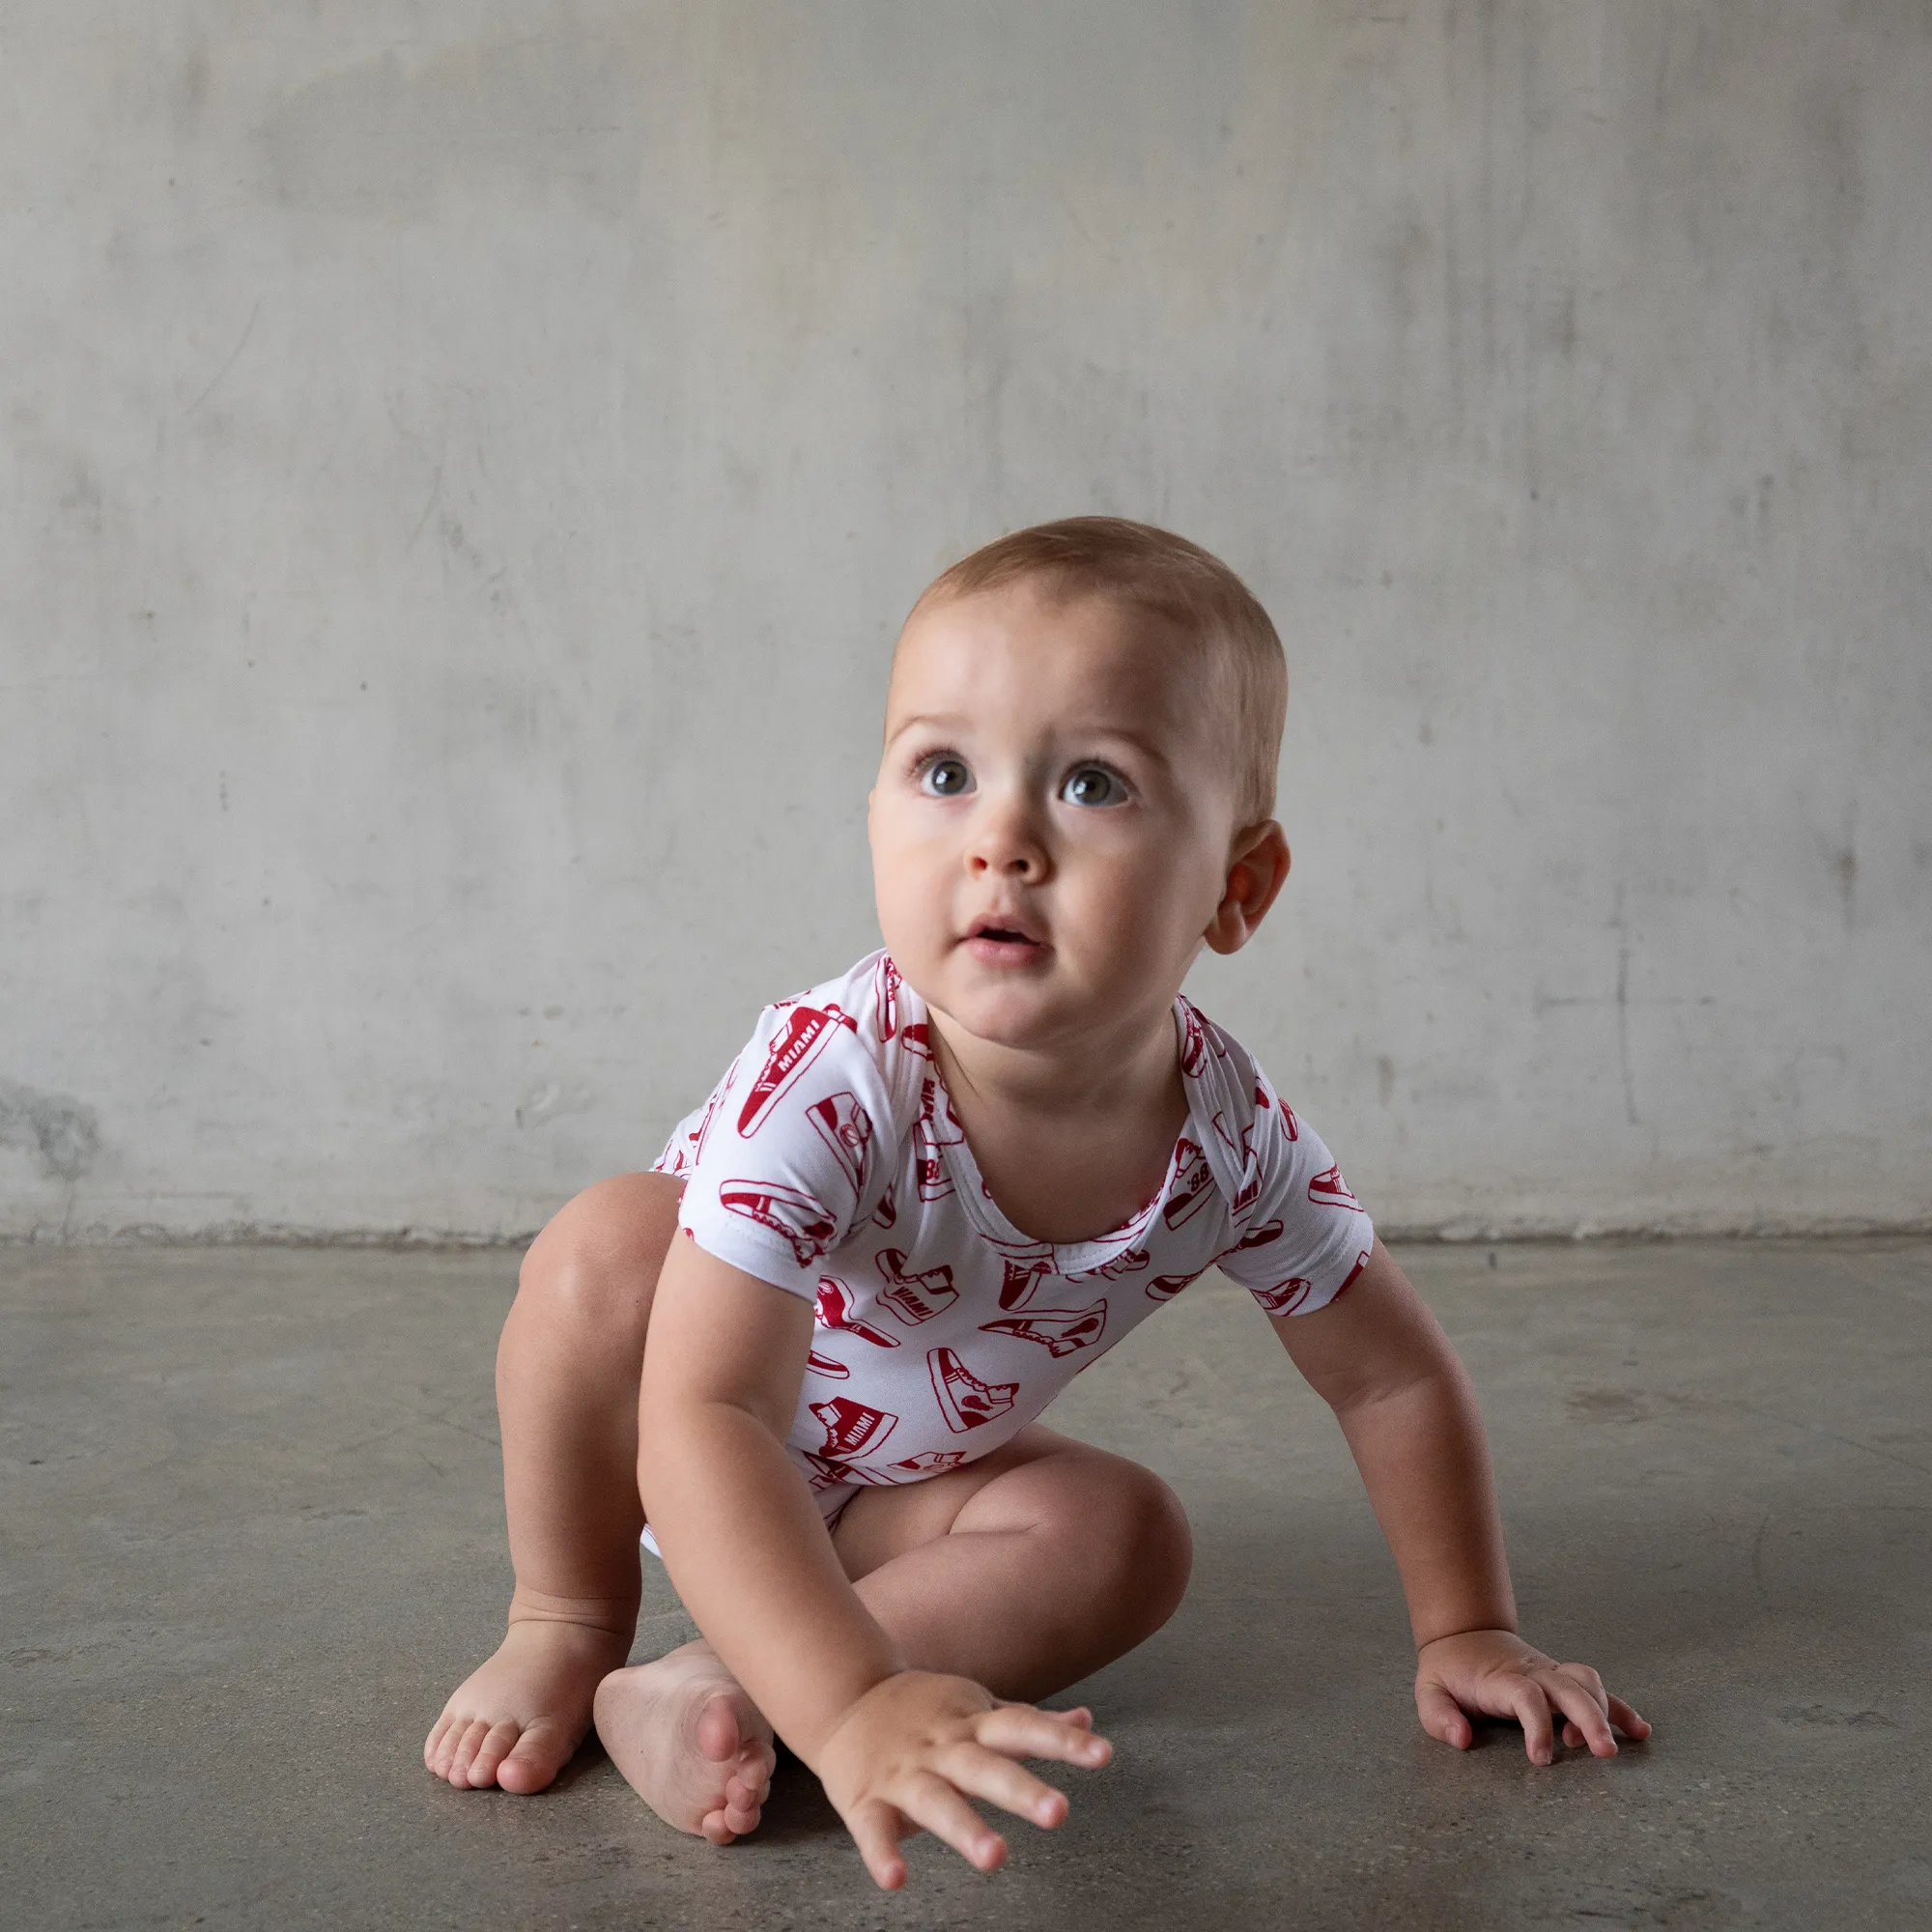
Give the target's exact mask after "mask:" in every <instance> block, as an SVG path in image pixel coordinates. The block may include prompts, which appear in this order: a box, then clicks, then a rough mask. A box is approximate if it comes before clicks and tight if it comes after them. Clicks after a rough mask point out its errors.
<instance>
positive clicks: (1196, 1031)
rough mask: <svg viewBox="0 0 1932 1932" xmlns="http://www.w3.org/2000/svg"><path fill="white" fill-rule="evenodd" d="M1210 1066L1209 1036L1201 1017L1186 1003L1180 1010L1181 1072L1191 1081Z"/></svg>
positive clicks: (1183, 1002) (1182, 1004) (1183, 1003)
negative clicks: (1204, 1068) (1203, 1026)
mask: <svg viewBox="0 0 1932 1932" xmlns="http://www.w3.org/2000/svg"><path fill="white" fill-rule="evenodd" d="M1207 1064H1208V1036H1207V1033H1206V1032H1205V1031H1204V1030H1203V1028H1202V1025H1201V1015H1200V1014H1199V1013H1197V1012H1196V1011H1195V1010H1194V1009H1193V1008H1192V1007H1191V1006H1190V1005H1188V1004H1187V1003H1186V1002H1185V1001H1182V1003H1181V1008H1180V1070H1181V1072H1183V1073H1184V1074H1186V1075H1187V1077H1188V1078H1189V1079H1190V1080H1191V1079H1193V1078H1194V1076H1195V1075H1196V1074H1197V1073H1199V1072H1200V1071H1201V1069H1202V1068H1203V1067H1204V1066H1206V1065H1207Z"/></svg>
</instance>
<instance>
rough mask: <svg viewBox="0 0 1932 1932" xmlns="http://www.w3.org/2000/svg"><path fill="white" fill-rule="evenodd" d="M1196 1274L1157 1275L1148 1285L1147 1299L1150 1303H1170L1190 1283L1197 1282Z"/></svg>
mask: <svg viewBox="0 0 1932 1932" xmlns="http://www.w3.org/2000/svg"><path fill="white" fill-rule="evenodd" d="M1200 1279H1201V1276H1200V1275H1199V1274H1198V1273H1197V1274H1157V1275H1155V1276H1154V1278H1153V1279H1152V1280H1151V1282H1149V1283H1148V1285H1147V1292H1148V1298H1149V1299H1150V1300H1151V1301H1172V1300H1173V1299H1174V1297H1175V1296H1176V1295H1177V1294H1179V1293H1180V1291H1181V1290H1182V1289H1183V1288H1185V1287H1186V1286H1187V1284H1188V1283H1189V1282H1191V1281H1199V1280H1200Z"/></svg>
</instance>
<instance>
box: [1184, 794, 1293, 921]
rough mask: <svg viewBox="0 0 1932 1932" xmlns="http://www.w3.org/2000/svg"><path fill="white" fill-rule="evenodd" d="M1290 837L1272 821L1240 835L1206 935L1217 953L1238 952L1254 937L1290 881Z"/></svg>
mask: <svg viewBox="0 0 1932 1932" xmlns="http://www.w3.org/2000/svg"><path fill="white" fill-rule="evenodd" d="M1290 858H1291V855H1290V853H1289V849H1288V835H1287V834H1286V833H1285V832H1283V831H1282V829H1281V827H1280V826H1279V825H1277V824H1276V823H1275V821H1274V820H1273V819H1272V818H1270V819H1267V820H1265V821H1264V823H1262V824H1260V825H1251V826H1250V827H1249V828H1248V829H1247V830H1246V831H1245V832H1241V833H1237V834H1236V837H1235V842H1234V845H1233V847H1232V848H1231V850H1230V852H1229V855H1228V876H1227V879H1226V881H1225V883H1224V884H1223V886H1222V889H1221V903H1220V904H1219V905H1217V906H1216V907H1215V908H1214V917H1213V918H1212V919H1211V920H1209V921H1208V930H1207V932H1206V933H1205V934H1204V935H1203V936H1204V937H1205V938H1206V940H1207V941H1208V946H1209V947H1210V948H1211V949H1212V950H1213V951H1214V952H1239V951H1240V950H1241V948H1242V947H1244V946H1245V945H1246V944H1247V943H1248V941H1249V940H1250V939H1252V938H1253V937H1254V932H1255V927H1256V926H1258V925H1259V924H1260V923H1262V921H1263V920H1264V918H1266V916H1267V909H1268V907H1269V906H1271V905H1273V904H1274V901H1275V895H1276V894H1278V893H1279V892H1280V891H1281V889H1282V886H1283V885H1284V883H1286V881H1287V878H1288V867H1289V864H1290Z"/></svg>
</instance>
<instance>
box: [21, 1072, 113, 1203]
mask: <svg viewBox="0 0 1932 1932" xmlns="http://www.w3.org/2000/svg"><path fill="white" fill-rule="evenodd" d="M0 1147H13V1148H21V1149H24V1150H26V1151H31V1152H33V1153H35V1154H37V1155H38V1156H39V1158H40V1163H41V1172H42V1174H43V1176H44V1177H45V1178H46V1179H49V1180H66V1181H75V1180H78V1179H80V1178H81V1176H82V1175H84V1174H85V1173H86V1172H87V1171H88V1169H89V1168H91V1167H92V1166H93V1165H94V1161H95V1156H96V1155H97V1154H99V1151H100V1122H99V1119H98V1118H97V1116H96V1114H95V1111H94V1109H93V1108H92V1107H89V1106H86V1105H84V1104H83V1103H82V1102H81V1101H79V1100H73V1099H70V1098H69V1097H68V1096H67V1095H66V1094H43V1093H40V1092H38V1091H37V1090H36V1089H34V1088H32V1087H23V1086H21V1085H20V1084H19V1082H18V1081H15V1080H0Z"/></svg>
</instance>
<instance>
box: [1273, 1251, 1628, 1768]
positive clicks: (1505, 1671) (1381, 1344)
mask: <svg viewBox="0 0 1932 1932" xmlns="http://www.w3.org/2000/svg"><path fill="white" fill-rule="evenodd" d="M1274 1326H1275V1331H1276V1333H1277V1334H1279V1335H1280V1337H1281V1340H1282V1345H1283V1347H1284V1348H1286V1349H1287V1350H1288V1352H1289V1354H1290V1355H1291V1357H1293V1361H1294V1365H1295V1367H1296V1368H1298V1369H1299V1370H1300V1371H1301V1373H1302V1374H1303V1375H1304V1376H1305V1377H1307V1378H1308V1380H1309V1382H1310V1384H1311V1385H1312V1386H1313V1387H1314V1388H1315V1390H1316V1391H1317V1393H1318V1394H1320V1395H1321V1396H1322V1397H1323V1398H1324V1399H1325V1400H1326V1401H1327V1403H1328V1404H1329V1406H1331V1407H1332V1408H1333V1409H1334V1410H1335V1413H1336V1416H1337V1418H1338V1419H1339V1420H1340V1422H1341V1424H1342V1430H1343V1433H1344V1435H1347V1437H1348V1439H1349V1447H1350V1450H1351V1451H1352V1452H1353V1453H1354V1458H1355V1464H1356V1466H1357V1467H1358V1468H1359V1469H1360V1470H1361V1472H1362V1481H1363V1483H1364V1484H1365V1485H1366V1486H1367V1489H1368V1492H1369V1500H1370V1502H1371V1503H1372V1504H1373V1505H1374V1506H1375V1512H1376V1518H1377V1520H1378V1521H1379V1522H1380V1524H1381V1526H1382V1533H1383V1534H1384V1535H1385V1536H1386V1537H1387V1538H1388V1542H1389V1548H1390V1549H1391V1550H1392V1551H1393V1552H1394V1554H1395V1560H1396V1567H1397V1569H1398V1570H1400V1572H1401V1573H1402V1584H1403V1590H1404V1592H1405V1594H1406V1596H1407V1599H1408V1614H1409V1624H1410V1627H1411V1629H1412V1630H1413V1632H1414V1634H1415V1645H1416V1666H1417V1667H1416V1679H1415V1705H1416V1712H1417V1715H1418V1716H1419V1717H1420V1718H1421V1719H1422V1726H1423V1728H1424V1729H1425V1730H1426V1731H1428V1732H1429V1734H1430V1735H1431V1736H1432V1737H1435V1738H1440V1739H1441V1740H1442V1742H1443V1743H1444V1744H1450V1745H1454V1746H1455V1747H1457V1748H1458V1749H1467V1747H1468V1746H1469V1744H1470V1742H1471V1740H1472V1735H1473V1734H1472V1731H1471V1728H1470V1724H1469V1719H1468V1718H1467V1716H1466V1715H1465V1713H1467V1712H1470V1711H1476V1712H1481V1713H1482V1714H1484V1715H1485V1716H1488V1717H1493V1718H1515V1719H1517V1720H1518V1721H1519V1722H1520V1724H1521V1725H1522V1732H1523V1747H1524V1749H1525V1750H1526V1751H1527V1752H1528V1754H1529V1756H1530V1758H1531V1759H1532V1760H1533V1761H1534V1762H1536V1763H1538V1764H1548V1762H1549V1760H1550V1757H1551V1755H1552V1754H1553V1748H1554V1746H1553V1718H1561V1719H1562V1720H1563V1741H1564V1743H1565V1744H1567V1745H1571V1746H1576V1745H1578V1744H1587V1745H1588V1746H1589V1747H1590V1749H1591V1750H1592V1751H1593V1752H1595V1754H1596V1755H1597V1756H1599V1757H1612V1756H1614V1755H1615V1753H1616V1748H1617V1747H1616V1741H1615V1740H1614V1739H1613V1738H1612V1736H1611V1735H1610V1731H1611V1726H1612V1725H1614V1726H1615V1727H1616V1728H1617V1729H1618V1730H1620V1731H1622V1732H1623V1733H1624V1734H1625V1736H1627V1737H1632V1738H1644V1737H1648V1736H1649V1734H1650V1726H1649V1725H1648V1724H1647V1723H1646V1722H1645V1721H1644V1720H1643V1719H1641V1718H1640V1717H1638V1716H1637V1714H1636V1713H1635V1712H1634V1710H1632V1709H1631V1707H1630V1706H1629V1705H1628V1704H1626V1703H1625V1702H1624V1700H1623V1699H1622V1698H1621V1697H1613V1696H1611V1695H1610V1694H1609V1693H1608V1692H1607V1691H1606V1690H1605V1689H1604V1684H1603V1679H1602V1678H1600V1677H1599V1676H1598V1675H1597V1673H1596V1672H1595V1671H1594V1670H1592V1669H1591V1668H1590V1667H1589V1665H1588V1664H1584V1663H1556V1662H1552V1661H1551V1660H1550V1659H1549V1658H1548V1657H1546V1656H1544V1654H1543V1653H1542V1652H1541V1651H1539V1650H1534V1649H1532V1648H1531V1647H1530V1646H1529V1645H1528V1644H1526V1643H1524V1642H1523V1641H1522V1639H1521V1638H1520V1637H1519V1636H1518V1635H1517V1634H1516V1599H1515V1596H1514V1594H1513V1592H1512V1591H1511V1589H1510V1578H1509V1566H1508V1563H1507V1561H1506V1560H1505V1558H1504V1555H1503V1536H1502V1524H1501V1522H1500V1520H1498V1517H1497V1514H1496V1499H1495V1491H1494V1488H1493V1485H1492V1481H1491V1477H1490V1455H1489V1447H1488V1444H1487V1443H1486V1441H1485V1440H1484V1436H1483V1420H1482V1416H1481V1415H1480V1413H1479V1412H1478V1410H1477V1407H1476V1398H1475V1395H1474V1393H1473V1391H1472V1390H1471V1389H1470V1387H1469V1378H1468V1377H1467V1376H1466V1375H1465V1374H1464V1373H1463V1365H1462V1363H1461V1362H1460V1361H1459V1360H1458V1359H1457V1357H1456V1351H1455V1350H1453V1349H1452V1348H1451V1347H1450V1346H1449V1341H1448V1338H1447V1337H1446V1336H1445V1335H1444V1334H1443V1333H1442V1330H1441V1329H1440V1328H1439V1327H1438V1326H1437V1325H1436V1322H1435V1317H1434V1316H1432V1315H1431V1314H1430V1312H1429V1310H1428V1309H1427V1308H1425V1307H1424V1306H1423V1304H1422V1302H1421V1300H1420V1299H1419V1298H1418V1296H1417V1295H1416V1293H1415V1291H1414V1290H1413V1289H1412V1288H1410V1287H1409V1285H1408V1282H1407V1280H1406V1278H1405V1277H1404V1275H1403V1272H1402V1270H1401V1269H1400V1268H1399V1267H1397V1266H1396V1264H1395V1263H1394V1262H1393V1261H1392V1260H1391V1259H1390V1258H1389V1254H1388V1251H1387V1250H1386V1249H1385V1248H1384V1247H1383V1246H1382V1244H1381V1243H1380V1242H1379V1241H1378V1242H1377V1243H1376V1244H1375V1249H1374V1253H1373V1255H1372V1257H1371V1259H1370V1262H1369V1264H1368V1266H1367V1267H1366V1268H1365V1269H1364V1270H1363V1272H1362V1274H1361V1277H1360V1279H1359V1280H1357V1281H1356V1282H1355V1284H1354V1285H1353V1287H1351V1288H1350V1291H1349V1293H1347V1294H1346V1295H1343V1296H1342V1297H1340V1298H1339V1299H1338V1300H1336V1301H1333V1302H1331V1303H1330V1304H1329V1305H1328V1306H1327V1307H1326V1308H1323V1309H1321V1310H1320V1311H1319V1312H1318V1313H1316V1314H1314V1315H1307V1316H1300V1317H1295V1316H1280V1317H1276V1318H1274Z"/></svg>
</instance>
